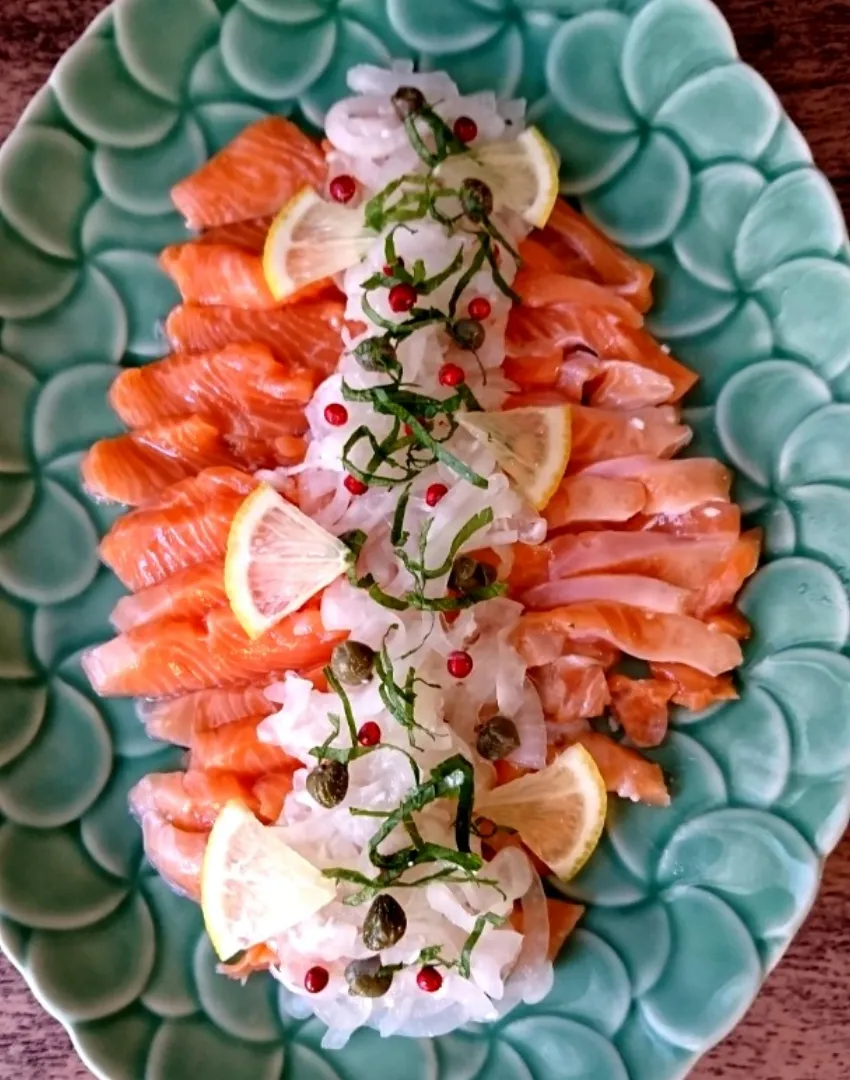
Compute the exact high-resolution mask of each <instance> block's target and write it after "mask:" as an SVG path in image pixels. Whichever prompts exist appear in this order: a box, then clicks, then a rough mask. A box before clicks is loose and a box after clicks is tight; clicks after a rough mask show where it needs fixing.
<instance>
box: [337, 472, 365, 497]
mask: <svg viewBox="0 0 850 1080" xmlns="http://www.w3.org/2000/svg"><path fill="white" fill-rule="evenodd" d="M343 483H344V484H345V486H346V489H347V490H348V491H350V492H351V494H352V495H362V494H364V492H366V491H368V490H369V485H368V484H364V483H363V481H362V480H358V479H357V477H356V476H351V475H350V474H349V475H348V476H346V478H345V479H344V480H343Z"/></svg>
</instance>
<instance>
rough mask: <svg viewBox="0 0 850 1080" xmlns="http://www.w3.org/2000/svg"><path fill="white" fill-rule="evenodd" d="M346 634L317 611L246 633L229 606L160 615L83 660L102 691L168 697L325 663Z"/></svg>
mask: <svg viewBox="0 0 850 1080" xmlns="http://www.w3.org/2000/svg"><path fill="white" fill-rule="evenodd" d="M344 637H345V635H344V634H332V633H328V632H327V631H326V630H325V629H324V627H323V626H322V621H321V617H320V616H319V613H318V611H315V610H306V611H300V612H298V613H296V614H294V615H290V616H289V617H288V618H286V619H284V620H283V621H282V622H281V623H279V624H278V625H277V626H276V627H274V628H273V629H272V630H270V631H269V632H268V633H267V634H265V635H264V636H263V637H261V638H260V639H259V640H258V641H251V640H250V639H249V638H248V636H247V635H246V633H245V631H244V630H243V629H242V627H241V626H240V625H239V623H238V622H237V621H236V617H235V616H234V615H233V613H232V612H231V611H230V609H229V608H218V609H216V610H215V611H211V612H210V613H209V614H208V615H207V616H205V617H203V618H198V619H161V620H160V621H158V622H153V623H146V624H145V625H144V626H139V627H137V628H136V629H134V630H130V631H128V632H127V633H126V634H121V635H120V636H119V637H117V638H113V639H112V641H108V642H106V643H105V644H103V645H98V646H96V647H95V648H93V649H90V650H89V651H88V652H87V653H86V655H85V657H84V659H83V666H84V668H85V671H86V674H87V675H88V677H89V681H90V682H91V684H92V686H93V687H94V689H95V690H96V691H97V693H99V694H101V695H110V696H130V697H151V698H153V697H167V696H170V695H173V694H185V693H191V692H192V691H194V690H206V689H210V688H212V687H216V686H221V687H224V686H238V685H240V684H243V683H246V682H249V681H251V680H252V679H254V678H255V677H263V676H266V677H270V676H272V675H274V674H277V673H281V672H285V671H289V670H297V669H299V668H305V667H315V666H316V665H317V664H322V663H326V662H327V661H328V660H329V659H330V654H331V652H332V650H333V647H334V645H336V644H337V643H338V642H339V641H342V640H343V639H344Z"/></svg>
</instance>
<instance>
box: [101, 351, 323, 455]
mask: <svg viewBox="0 0 850 1080" xmlns="http://www.w3.org/2000/svg"><path fill="white" fill-rule="evenodd" d="M315 385H316V378H315V375H314V374H313V373H312V372H309V371H307V370H306V369H302V368H293V367H290V366H288V365H287V364H283V363H281V362H280V361H279V360H277V359H276V358H275V355H274V353H273V352H272V351H271V349H269V347H268V346H267V345H262V344H260V343H259V342H245V343H243V344H240V345H231V346H228V347H227V348H224V349H221V350H220V351H218V352H205V353H174V354H173V355H172V356H168V357H166V358H165V359H164V360H157V361H156V362H155V363H152V364H147V365H145V367H140V368H128V369H127V370H126V371H122V372H121V374H120V375H119V376H118V378H117V379H116V380H115V382H114V383H113V384H112V386H111V387H110V391H109V403H110V405H111V406H112V408H113V409H114V410H115V412H116V413H117V414H118V416H119V417H120V418H121V420H122V421H123V422H124V423H125V424H126V425H127V426H128V427H131V428H138V427H144V426H146V425H149V424H155V423H157V422H159V421H161V420H167V419H176V418H179V417H185V416H187V415H196V416H200V417H202V418H203V419H205V420H207V421H209V423H211V424H213V425H214V426H215V427H217V428H218V430H219V431H222V432H224V433H225V434H228V435H246V436H250V437H253V438H258V439H273V438H275V437H277V436H279V435H281V434H288V435H302V434H303V433H304V432H305V431H306V430H307V420H306V417H305V415H304V406H305V405H306V404H307V403H308V402H309V400H310V398H311V397H312V396H313V391H314V389H315Z"/></svg>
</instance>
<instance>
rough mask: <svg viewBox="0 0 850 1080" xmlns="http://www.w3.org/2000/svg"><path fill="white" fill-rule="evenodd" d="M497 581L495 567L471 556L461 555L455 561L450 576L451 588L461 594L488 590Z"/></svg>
mask: <svg viewBox="0 0 850 1080" xmlns="http://www.w3.org/2000/svg"><path fill="white" fill-rule="evenodd" d="M495 580H496V570H495V567H493V566H491V565H490V564H489V563H484V562H478V560H477V559H473V558H471V557H470V556H469V555H460V556H459V557H458V558H457V559H455V562H454V566H453V567H452V572H451V574H450V575H449V588H450V589H453V590H454V591H455V592H459V593H471V592H476V591H477V590H478V589H486V588H487V587H488V586H490V585H492V584H493V582H494V581H495Z"/></svg>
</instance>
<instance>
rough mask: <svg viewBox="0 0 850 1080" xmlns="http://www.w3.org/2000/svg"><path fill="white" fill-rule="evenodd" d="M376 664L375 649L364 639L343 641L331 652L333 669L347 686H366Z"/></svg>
mask: <svg viewBox="0 0 850 1080" xmlns="http://www.w3.org/2000/svg"><path fill="white" fill-rule="evenodd" d="M374 666H375V650H374V649H370V648H369V646H368V645H364V644H363V642H362V641H343V642H342V643H341V644H340V645H337V646H336V648H335V649H334V651H333V652H332V653H331V670H332V671H333V673H334V675H336V677H337V678H338V679H339V681H340V682H341V683H343V684H344V685H345V686H364V685H365V684H366V683H367V682H368V681H369V680H370V679H371V678H372V669H373V668H374Z"/></svg>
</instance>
